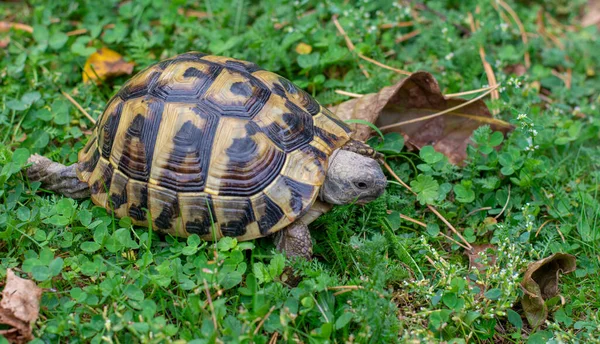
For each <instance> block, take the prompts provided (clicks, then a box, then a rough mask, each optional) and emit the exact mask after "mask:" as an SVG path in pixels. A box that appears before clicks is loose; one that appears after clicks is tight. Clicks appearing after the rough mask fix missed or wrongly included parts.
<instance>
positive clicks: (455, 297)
mask: <svg viewBox="0 0 600 344" xmlns="http://www.w3.org/2000/svg"><path fill="white" fill-rule="evenodd" d="M426 4H427V6H423V5H422V4H418V3H413V4H399V3H398V2H394V1H374V0H370V1H369V0H361V1H343V0H327V1H312V0H311V1H308V0H302V1H295V2H286V1H264V2H256V1H244V0H232V1H214V0H213V1H211V0H207V1H204V2H201V3H200V4H192V2H188V1H183V0H177V1H165V0H154V1H150V0H142V1H125V2H119V1H114V0H107V1H102V2H98V1H89V0H88V1H76V2H74V1H66V0H56V1H30V2H28V3H19V2H5V3H2V4H0V18H2V19H1V20H3V21H7V22H19V23H22V24H25V25H29V26H30V27H32V28H33V30H32V32H28V31H27V30H19V29H17V30H12V31H6V30H3V32H1V33H0V43H1V44H2V45H3V48H2V50H1V51H0V56H1V60H0V140H1V145H0V171H1V172H0V277H1V278H2V280H4V277H5V274H6V269H7V268H13V269H14V270H15V271H17V272H19V274H20V275H21V276H23V277H27V278H29V279H32V280H34V281H36V283H38V285H39V286H40V287H42V288H44V294H43V297H42V302H41V310H40V312H41V313H40V317H39V319H38V320H37V321H36V322H35V324H34V326H33V328H34V330H33V334H34V335H35V336H36V337H37V338H38V339H36V342H37V343H39V342H48V343H66V342H69V343H78V342H94V343H100V342H109V343H127V342H146V343H163V342H186V341H189V342H193V343H212V342H226V343H232V342H255V343H268V342H270V341H274V340H277V341H281V342H287V341H289V342H294V341H300V342H304V343H327V342H331V343H346V342H347V343H353V342H358V343H380V342H438V341H446V342H454V343H464V342H470V343H473V342H477V343H492V342H515V343H516V342H530V343H546V342H553V343H559V342H578V341H579V342H585V343H589V342H593V341H598V338H599V337H600V322H599V321H598V318H597V317H598V309H599V304H600V277H599V276H600V275H599V274H598V269H599V265H600V260H599V259H600V256H599V248H600V241H599V239H600V238H599V231H598V229H599V227H600V226H599V223H598V220H599V217H598V215H599V211H600V209H599V203H598V191H599V189H598V185H599V183H598V180H599V178H600V171H599V170H598V165H599V164H600V150H599V149H598V144H599V143H600V135H599V134H598V133H599V132H600V122H599V120H600V111H599V109H598V106H599V105H598V100H599V89H600V87H599V86H600V80H599V77H598V74H599V72H600V69H599V68H598V66H599V65H600V54H598V52H599V51H600V41H598V29H597V28H595V27H587V28H582V27H581V26H580V23H581V19H580V18H581V17H580V15H581V14H583V13H585V12H586V1H583V0H577V1H563V0H555V1H525V0H523V1H516V0H514V1H513V0H511V1H507V5H508V6H509V7H510V8H512V9H514V10H515V12H516V14H517V15H518V17H519V18H520V20H521V21H522V23H523V27H524V30H525V31H526V32H527V33H528V34H527V43H526V44H525V43H524V42H523V37H522V35H521V33H520V31H519V28H518V25H516V24H515V22H514V21H513V19H512V17H511V15H510V13H509V12H508V11H507V10H506V9H503V8H502V6H500V5H499V3H497V2H496V1H454V0H448V1H442V0H432V1H427V2H426ZM502 4H504V2H502ZM179 9H187V10H190V9H191V10H195V11H198V12H200V13H195V14H200V17H201V18H198V15H196V16H194V15H193V14H194V13H190V12H185V11H183V12H178V10H179ZM181 13H183V14H181ZM186 13H187V15H186ZM469 13H472V14H473V16H474V18H475V19H476V20H477V21H478V22H479V26H480V27H479V29H478V30H477V31H476V32H474V33H471V30H470V25H469V20H468V14H469ZM333 15H338V16H339V22H340V23H341V25H342V26H343V27H345V28H346V31H347V32H348V34H349V36H350V38H351V39H352V40H353V42H354V44H355V46H356V51H355V52H350V51H349V50H348V47H347V45H346V42H345V40H344V38H343V37H342V36H341V35H340V34H339V33H338V31H337V29H336V27H335V25H334V24H333V22H332V16H333ZM552 18H554V19H555V20H556V21H558V22H560V23H562V24H558V23H556V22H555V21H553V19H552ZM405 21H412V22H413V25H412V26H408V27H391V28H390V27H389V26H390V25H385V24H393V23H399V22H405ZM107 25H108V26H107ZM78 29H85V32H83V31H81V32H79V33H76V34H71V35H67V33H68V32H70V31H73V30H78ZM414 30H419V32H418V33H417V34H416V35H415V36H414V37H412V38H409V39H406V40H404V41H402V42H400V43H397V42H396V41H397V39H398V38H399V37H403V36H404V37H405V35H406V34H409V33H411V32H414ZM4 31H5V32H4ZM9 40H10V41H9ZM300 43H304V44H307V45H309V46H310V47H311V48H312V51H311V52H310V54H303V55H300V54H299V53H298V52H297V51H296V47H297V46H298V44H300ZM104 46H106V47H109V48H111V49H113V50H115V51H118V52H119V53H121V54H122V55H123V56H124V57H125V58H126V59H127V60H130V61H133V62H135V64H136V67H135V71H139V70H141V69H142V68H144V67H145V66H147V65H149V64H151V63H154V62H156V61H158V60H160V59H163V58H167V57H170V56H173V55H176V54H179V53H182V52H186V51H190V50H196V51H203V52H208V53H212V54H223V55H228V56H232V57H236V58H241V59H246V60H250V61H253V62H256V63H257V64H259V65H260V66H262V67H263V68H265V69H268V70H271V71H273V72H277V73H279V74H281V75H283V76H285V77H286V78H288V79H290V80H292V81H294V82H295V83H296V84H297V85H299V86H300V87H302V88H304V89H305V90H307V91H308V92H310V93H311V94H313V95H314V96H315V97H316V98H317V99H318V100H319V101H320V102H321V103H323V104H337V103H340V102H342V101H345V100H347V99H349V98H348V97H347V96H344V95H340V94H337V93H335V90H336V89H341V90H344V91H348V92H353V93H360V94H365V93H370V92H377V91H378V90H379V89H381V88H382V87H384V86H388V85H391V84H393V83H395V82H397V81H398V80H399V79H401V78H402V77H403V76H401V75H399V74H397V73H395V72H393V71H391V70H387V69H383V68H381V67H379V66H376V65H374V64H371V63H368V62H365V61H363V60H361V59H360V58H359V57H358V56H357V52H360V53H362V54H363V55H365V56H369V57H372V58H374V59H376V60H377V61H381V62H384V63H386V64H387V65H390V66H393V67H395V68H400V69H405V70H409V71H417V70H425V71H428V72H430V73H432V74H433V75H434V76H435V78H436V79H437V80H438V82H439V84H440V87H441V88H442V91H443V92H444V93H446V94H447V93H456V92H461V91H467V90H471V89H477V88H481V87H484V86H486V85H487V84H488V83H489V82H488V78H487V75H486V73H485V71H484V68H483V64H482V60H481V56H480V53H479V49H478V47H479V46H483V47H484V49H485V52H486V60H487V61H488V62H489V64H490V66H491V67H492V68H493V71H494V73H495V77H496V79H497V80H498V82H499V83H501V84H502V87H501V93H500V99H498V100H495V101H491V100H489V99H488V100H486V102H487V104H488V106H489V107H490V109H492V110H497V112H498V114H497V115H496V117H497V118H499V119H502V120H505V121H508V122H510V123H512V124H513V125H514V126H515V130H514V131H513V132H512V133H511V134H510V135H509V136H508V137H507V138H506V139H504V140H501V136H498V135H497V134H496V135H495V134H493V133H492V131H491V130H490V129H489V128H488V127H485V126H484V127H482V128H480V129H478V130H477V131H476V132H475V133H474V134H473V138H472V139H473V143H472V145H471V147H470V148H469V149H468V158H467V160H466V163H465V165H464V166H462V167H457V166H454V165H452V164H450V163H449V162H448V161H447V159H446V158H445V157H444V156H443V155H441V154H436V153H434V152H433V151H432V150H431V149H429V148H426V149H423V150H422V151H421V152H409V151H407V149H406V148H402V149H401V150H400V151H399V152H396V153H393V154H391V153H389V152H388V153H389V154H388V157H387V162H388V164H389V165H390V166H391V167H392V169H393V170H394V171H395V173H396V174H398V175H399V176H400V178H402V180H404V181H406V182H408V183H409V184H410V185H411V186H412V188H413V189H414V190H415V191H417V195H416V196H415V195H413V194H411V193H410V192H409V191H407V190H406V189H405V188H403V187H401V186H399V185H396V184H393V183H390V185H389V186H388V188H387V191H386V193H385V195H384V196H383V197H381V198H380V199H378V200H377V201H375V202H372V203H370V204H368V205H366V206H357V205H350V206H342V207H336V208H335V209H334V210H333V211H332V212H330V213H328V214H327V215H325V216H324V217H322V218H321V219H320V220H318V221H317V222H315V223H314V224H313V225H312V226H311V228H312V233H313V237H314V240H315V259H314V260H313V261H310V262H306V261H300V262H293V263H292V262H286V260H285V258H284V256H282V255H281V254H278V253H277V252H275V251H274V246H273V244H272V241H271V240H269V239H261V240H256V241H252V242H243V243H241V242H236V241H235V240H232V239H230V238H226V239H223V240H221V241H219V242H218V243H216V244H212V243H206V242H201V241H200V239H198V238H197V237H190V238H189V239H187V240H178V239H175V238H163V239H161V238H159V237H158V236H157V235H156V234H154V233H151V232H149V231H148V229H145V228H139V227H134V226H132V225H131V222H130V221H129V220H128V219H121V220H119V219H114V218H112V217H111V216H110V215H108V214H107V212H106V211H105V210H104V209H100V208H98V207H94V206H93V204H92V203H91V201H89V200H83V201H74V200H72V199H68V198H63V197H60V196H57V195H54V194H52V193H49V192H44V191H43V190H40V189H39V184H36V183H30V182H29V181H28V180H27V178H26V176H25V173H24V169H25V166H26V160H27V158H28V157H29V155H30V154H33V153H40V154H43V155H45V156H47V157H50V158H52V159H53V160H55V161H60V162H62V163H66V164H68V163H73V162H75V161H76V159H77V155H76V154H77V152H78V150H79V149H80V148H81V147H82V146H83V145H84V144H85V143H86V140H87V137H88V133H89V130H90V128H91V127H92V125H91V124H90V122H89V121H88V120H87V119H86V118H85V117H84V116H83V115H82V114H81V112H79V111H78V110H77V109H76V108H75V107H74V106H73V105H72V104H71V103H70V102H69V101H68V100H67V99H66V98H65V97H64V96H63V95H62V93H61V92H62V91H64V92H66V93H68V94H71V95H72V96H73V97H74V98H75V99H76V101H77V102H78V103H79V104H81V106H82V107H83V108H84V109H86V111H88V112H89V113H90V114H91V115H92V116H93V117H95V118H97V117H98V115H99V114H101V112H102V110H103V108H104V106H105V105H106V102H107V100H108V99H109V98H110V97H111V96H112V95H113V94H114V93H116V91H117V90H118V89H119V88H120V87H121V86H122V85H123V83H124V82H125V81H126V80H127V76H121V77H118V78H116V79H114V80H111V81H109V82H104V83H101V84H100V85H95V84H93V83H84V82H83V80H82V73H81V71H82V69H83V66H84V64H85V61H86V59H87V57H88V56H89V55H90V54H92V53H93V52H95V51H96V50H97V49H99V48H101V47H104ZM526 53H528V54H529V56H530V60H531V65H530V66H529V68H527V69H526V72H525V74H523V75H518V74H517V73H516V71H518V69H520V68H522V66H523V65H524V64H525V62H524V61H525V54H526ZM359 64H360V65H362V66H363V68H364V69H365V70H366V71H367V72H368V74H369V77H368V78H367V77H366V76H365V75H364V74H363V72H362V71H361V68H360V67H359ZM519 74H520V73H519ZM474 96H475V95H471V96H466V97H467V98H468V97H474ZM388 139H389V138H388ZM391 144H392V146H395V147H396V148H398V147H402V146H401V142H391ZM499 145H500V146H499ZM492 146H499V147H500V148H499V150H498V151H495V150H493V149H492V148H491V147H492ZM390 180H393V179H392V178H391V177H390ZM426 204H430V205H433V206H435V207H436V209H438V210H439V211H440V213H441V214H442V215H443V216H444V218H446V219H447V220H448V221H449V222H450V223H452V224H453V225H454V226H455V227H457V228H458V229H459V230H460V231H461V232H462V235H463V236H464V237H465V238H466V240H467V241H468V242H470V243H472V244H473V245H475V244H487V243H489V244H492V245H494V246H495V247H497V250H496V251H495V253H494V257H495V261H494V262H492V263H490V264H488V265H489V267H488V269H487V270H485V271H484V272H481V273H479V272H477V271H476V270H470V269H469V258H468V257H467V256H466V255H465V252H464V249H463V248H462V247H460V246H458V245H456V244H454V243H453V242H452V241H450V240H448V239H447V238H446V237H444V236H443V235H442V234H446V235H449V236H451V237H454V238H455V239H457V240H458V238H457V237H456V236H455V235H453V233H452V232H450V231H449V230H448V229H447V227H446V225H445V224H444V223H443V222H442V220H441V219H440V218H438V217H437V216H435V215H434V214H433V213H432V212H431V211H429V209H428V208H427V207H426V206H425V205H426ZM482 208H484V210H481V209H482ZM399 214H403V215H405V216H408V217H410V218H412V219H417V220H419V221H421V222H423V223H424V224H426V226H427V227H426V228H423V227H421V226H419V225H418V224H415V223H413V222H410V221H406V220H401V219H400V217H399ZM495 217H497V219H495ZM557 252H562V253H568V254H571V255H573V256H575V257H576V258H577V269H576V271H575V272H574V273H571V274H568V275H565V276H562V277H561V279H560V289H561V295H562V297H563V299H561V297H554V298H552V299H550V300H547V307H548V311H549V315H548V318H547V321H545V322H543V324H542V325H541V326H539V327H536V328H533V327H532V326H531V325H530V324H529V322H528V321H527V319H526V318H525V317H524V312H523V309H522V308H521V306H520V300H521V297H522V295H523V292H522V290H521V288H520V282H521V279H522V278H523V275H524V271H525V268H526V267H527V265H528V264H529V263H531V262H534V261H537V260H540V259H542V258H545V257H548V256H550V255H551V254H553V253H557ZM286 265H292V266H294V267H295V268H296V269H297V270H298V271H300V274H301V275H302V276H303V277H304V278H303V281H302V282H301V283H300V284H299V285H298V286H296V287H294V288H290V287H288V286H286V285H285V284H283V283H281V281H280V280H279V275H280V274H281V272H282V271H283V269H284V267H285V266H286ZM0 342H2V340H1V339H0Z"/></svg>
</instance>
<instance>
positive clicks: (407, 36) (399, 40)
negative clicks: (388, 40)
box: [396, 29, 421, 43]
mask: <svg viewBox="0 0 600 344" xmlns="http://www.w3.org/2000/svg"><path fill="white" fill-rule="evenodd" d="M420 33H421V30H419V29H417V30H414V31H411V32H409V33H407V34H405V35H402V36H400V37H398V38H396V43H402V42H404V41H408V40H409V39H411V38H413V37H415V36H417V35H418V34H420Z"/></svg>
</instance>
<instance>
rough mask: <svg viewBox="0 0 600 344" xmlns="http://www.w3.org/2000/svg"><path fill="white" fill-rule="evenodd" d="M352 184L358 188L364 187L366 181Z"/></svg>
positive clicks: (365, 186)
mask: <svg viewBox="0 0 600 344" xmlns="http://www.w3.org/2000/svg"><path fill="white" fill-rule="evenodd" d="M354 186H356V187H357V188H359V189H366V188H367V183H365V182H355V183H354Z"/></svg>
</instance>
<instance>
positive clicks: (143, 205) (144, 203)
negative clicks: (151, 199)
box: [129, 185, 148, 221]
mask: <svg viewBox="0 0 600 344" xmlns="http://www.w3.org/2000/svg"><path fill="white" fill-rule="evenodd" d="M139 191H140V204H131V205H130V206H129V216H131V217H132V218H133V219H135V220H138V221H144V220H145V219H146V211H145V210H144V209H148V187H147V186H146V185H144V186H143V187H142V188H141V189H140V190H139Z"/></svg>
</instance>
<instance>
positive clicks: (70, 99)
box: [60, 91, 96, 124]
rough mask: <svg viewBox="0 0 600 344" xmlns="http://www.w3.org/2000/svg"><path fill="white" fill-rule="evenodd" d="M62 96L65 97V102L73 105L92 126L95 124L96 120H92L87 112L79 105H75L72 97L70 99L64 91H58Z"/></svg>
mask: <svg viewBox="0 0 600 344" xmlns="http://www.w3.org/2000/svg"><path fill="white" fill-rule="evenodd" d="M60 92H61V93H62V94H63V96H65V98H67V100H69V101H70V102H71V103H72V104H73V105H75V107H76V108H77V109H78V110H79V111H80V112H81V113H82V114H83V115H84V116H85V117H87V119H89V120H90V122H92V124H96V120H95V119H94V117H92V116H90V114H89V113H87V111H85V110H84V109H83V108H82V107H81V105H79V103H77V102H76V101H75V99H73V97H71V96H70V95H69V94H68V93H67V92H65V91H60Z"/></svg>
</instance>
